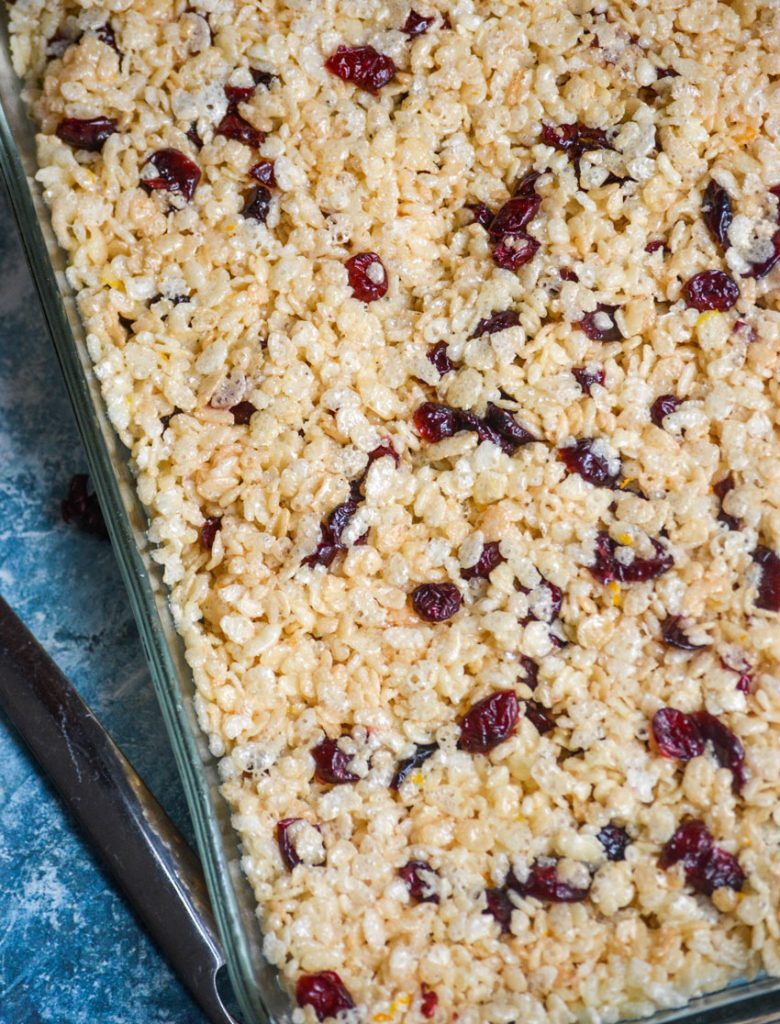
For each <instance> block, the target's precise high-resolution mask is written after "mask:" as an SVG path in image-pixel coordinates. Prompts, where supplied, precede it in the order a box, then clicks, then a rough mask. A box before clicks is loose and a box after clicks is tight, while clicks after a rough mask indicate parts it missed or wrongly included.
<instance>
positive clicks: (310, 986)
mask: <svg viewBox="0 0 780 1024" xmlns="http://www.w3.org/2000/svg"><path fill="white" fill-rule="evenodd" d="M295 999H296V1001H297V1003H298V1006H310V1007H311V1008H312V1009H313V1010H314V1013H315V1015H316V1017H317V1020H318V1021H320V1022H321V1021H324V1020H327V1019H328V1018H329V1017H336V1016H338V1014H340V1013H341V1012H342V1011H344V1010H353V1009H354V1008H355V1003H354V1002H353V999H352V996H351V995H350V994H349V992H348V991H347V990H346V988H345V987H344V982H343V981H342V980H341V978H340V977H339V976H338V974H336V972H335V971H319V972H318V973H317V974H302V975H301V976H300V978H298V983H297V984H296V986H295Z"/></svg>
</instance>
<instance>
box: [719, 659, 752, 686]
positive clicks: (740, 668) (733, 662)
mask: <svg viewBox="0 0 780 1024" xmlns="http://www.w3.org/2000/svg"><path fill="white" fill-rule="evenodd" d="M720 663H721V665H722V667H723V668H725V669H728V670H729V671H730V672H736V673H737V689H738V690H739V692H740V693H750V691H751V689H752V685H753V674H752V672H751V671H750V662H749V661H748V660H747V658H745V657H744V656H741V655H737V656H734V655H733V654H732V655H723V656H722V657H721V659H720Z"/></svg>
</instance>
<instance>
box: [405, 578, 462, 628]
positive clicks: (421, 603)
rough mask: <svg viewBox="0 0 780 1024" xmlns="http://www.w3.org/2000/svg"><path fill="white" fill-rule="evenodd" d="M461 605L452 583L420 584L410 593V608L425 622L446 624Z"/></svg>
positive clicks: (457, 591) (460, 598) (460, 596)
mask: <svg viewBox="0 0 780 1024" xmlns="http://www.w3.org/2000/svg"><path fill="white" fill-rule="evenodd" d="M462 603H463V595H462V594H461V592H460V591H459V590H458V588H457V587H456V586H455V584H454V583H422V584H420V586H419V587H415V589H414V590H413V591H412V607H413V608H414V610H415V611H416V612H417V614H418V615H419V616H420V618H421V619H423V620H424V621H425V622H446V620H447V619H451V618H452V616H453V615H455V613H456V612H457V611H458V610H459V609H460V606H461V604H462Z"/></svg>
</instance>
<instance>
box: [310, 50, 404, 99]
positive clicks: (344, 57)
mask: <svg viewBox="0 0 780 1024" xmlns="http://www.w3.org/2000/svg"><path fill="white" fill-rule="evenodd" d="M325 67H326V68H327V70H328V71H330V73H331V74H332V75H336V76H337V77H338V78H340V79H341V80H342V81H343V82H352V83H353V84H354V85H356V86H357V87H358V88H359V89H363V90H365V92H370V93H372V94H373V95H374V96H375V95H376V94H377V93H378V92H379V90H380V89H381V88H383V86H385V85H387V83H388V82H391V81H392V80H393V79H394V78H395V72H396V67H395V64H394V63H393V61H392V60H391V58H390V57H387V56H386V55H385V54H383V53H379V52H378V51H377V50H375V49H374V47H373V46H354V47H348V46H339V48H338V49H337V50H336V52H335V53H334V54H331V56H330V57H328V59H327V60H326V61H325Z"/></svg>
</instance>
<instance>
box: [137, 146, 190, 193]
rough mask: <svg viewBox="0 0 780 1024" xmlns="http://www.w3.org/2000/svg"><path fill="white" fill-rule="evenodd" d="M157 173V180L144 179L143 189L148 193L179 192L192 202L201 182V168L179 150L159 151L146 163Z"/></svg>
mask: <svg viewBox="0 0 780 1024" xmlns="http://www.w3.org/2000/svg"><path fill="white" fill-rule="evenodd" d="M146 162H147V163H148V164H151V166H152V167H154V169H155V170H156V171H157V177H156V178H143V179H142V180H141V187H142V188H145V189H146V190H147V191H150V190H152V189H165V190H166V191H168V192H178V193H179V195H181V196H183V197H184V199H186V200H188V201H189V200H190V199H192V197H193V195H194V194H195V189H196V188H197V185H198V182H199V181H200V167H198V165H197V164H196V163H195V162H194V161H193V160H190V158H189V157H188V156H185V155H184V153H182V152H180V151H179V150H178V149H158V150H157V152H156V153H152V155H151V156H150V157H149V159H148V160H147V161H146Z"/></svg>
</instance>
